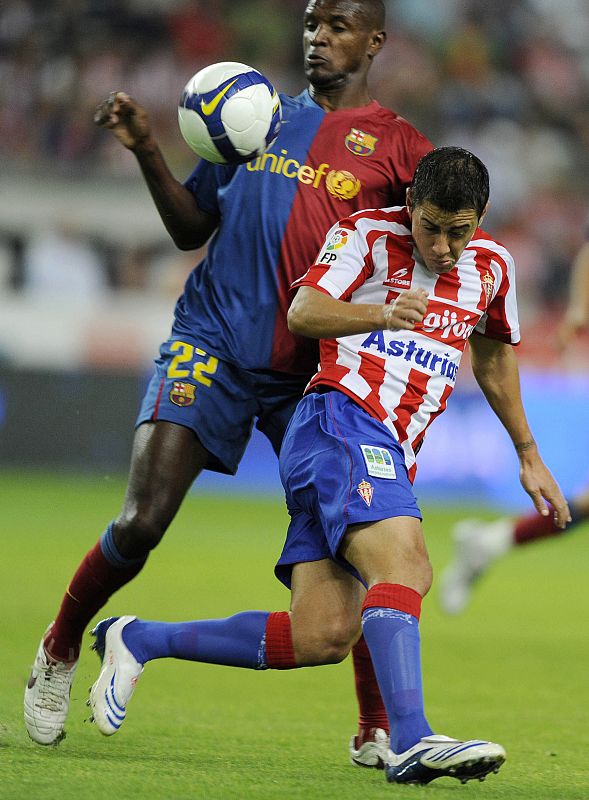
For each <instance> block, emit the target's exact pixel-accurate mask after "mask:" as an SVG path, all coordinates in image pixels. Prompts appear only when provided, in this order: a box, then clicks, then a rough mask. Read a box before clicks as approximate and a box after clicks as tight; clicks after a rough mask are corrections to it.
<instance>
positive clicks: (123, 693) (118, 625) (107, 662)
mask: <svg viewBox="0 0 589 800" xmlns="http://www.w3.org/2000/svg"><path fill="white" fill-rule="evenodd" d="M134 619H136V617H129V616H126V617H109V618H108V619H103V620H102V621H101V622H99V623H98V625H96V627H95V628H94V630H93V631H92V635H93V636H95V637H96V642H95V643H94V644H93V645H92V649H93V650H96V651H97V652H98V655H99V656H100V658H101V659H102V669H101V670H100V675H99V676H98V680H97V681H96V683H95V684H94V686H92V688H91V689H90V699H89V700H88V705H89V706H90V707H91V708H92V718H91V721H92V722H94V723H95V724H96V726H97V728H98V730H99V731H100V733H103V734H104V735H105V736H112V734H113V733H116V732H117V731H118V730H119V728H120V727H121V725H122V724H123V722H124V720H125V716H126V714H127V703H128V702H129V700H130V699H131V697H132V696H133V692H134V691H135V685H136V684H137V681H138V680H139V677H140V675H141V673H142V672H143V664H140V663H139V662H138V661H136V660H135V658H134V656H133V654H132V653H131V651H130V650H129V648H128V647H127V646H126V645H125V643H124V642H123V637H122V635H121V634H122V630H123V628H124V627H125V626H126V625H128V624H129V623H130V622H133V620H134Z"/></svg>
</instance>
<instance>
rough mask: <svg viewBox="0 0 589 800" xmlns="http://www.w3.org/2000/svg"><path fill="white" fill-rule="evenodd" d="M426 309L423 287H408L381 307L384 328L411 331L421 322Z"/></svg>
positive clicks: (425, 293) (425, 294) (425, 295)
mask: <svg viewBox="0 0 589 800" xmlns="http://www.w3.org/2000/svg"><path fill="white" fill-rule="evenodd" d="M426 311H427V292H425V291H424V290H423V289H409V290H408V291H406V292H401V294H400V295H399V296H398V297H397V298H396V300H394V301H393V302H392V303H390V304H389V305H386V306H385V307H384V309H383V315H384V321H385V329H386V330H390V331H394V330H405V331H411V330H413V328H414V327H415V324H416V323H417V322H421V321H422V320H423V318H424V317H425V312H426Z"/></svg>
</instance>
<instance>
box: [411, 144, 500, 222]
mask: <svg viewBox="0 0 589 800" xmlns="http://www.w3.org/2000/svg"><path fill="white" fill-rule="evenodd" d="M488 199H489V172H488V170H487V168H486V166H485V165H484V164H483V162H482V161H481V160H480V158H477V157H476V156H475V155H473V153H470V152H469V151H468V150H463V149H462V147H438V148H436V149H435V150H432V151H431V152H429V153H427V154H426V155H425V156H423V157H422V158H421V159H420V161H419V163H418V165H417V168H416V170H415V174H414V176H413V181H412V183H411V200H412V203H413V205H414V206H418V205H421V204H422V203H424V202H426V201H427V202H430V203H433V205H435V206H437V207H438V208H440V209H442V211H452V212H454V211H460V210H461V209H463V208H472V209H474V210H475V211H476V212H477V215H478V216H479V217H480V216H481V214H482V213H483V211H484V209H485V206H486V205H487V200H488Z"/></svg>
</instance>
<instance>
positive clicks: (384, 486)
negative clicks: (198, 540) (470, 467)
mask: <svg viewBox="0 0 589 800" xmlns="http://www.w3.org/2000/svg"><path fill="white" fill-rule="evenodd" d="M488 197H489V177H488V173H487V170H486V168H485V166H484V164H482V162H481V161H480V160H479V159H478V158H476V157H475V156H474V155H473V154H472V153H469V152H468V151H465V150H463V149H461V148H456V147H454V148H452V147H446V148H440V149H439V150H434V151H432V152H430V153H428V154H427V155H425V156H424V157H423V158H422V159H421V161H420V162H419V165H418V167H417V170H416V173H415V178H414V181H413V184H412V186H411V189H410V190H409V192H408V194H407V206H406V207H394V208H386V209H369V210H366V211H360V212H357V213H355V214H353V215H351V216H350V217H348V218H347V219H344V220H341V221H340V222H339V223H337V224H336V225H334V226H333V227H332V229H331V230H330V232H329V234H328V236H327V239H326V242H325V245H324V247H323V248H322V250H321V251H320V253H319V255H318V257H317V259H316V261H315V262H314V264H313V265H312V266H311V267H310V268H309V270H308V272H307V273H306V274H305V275H304V276H303V277H302V278H301V279H299V280H298V281H296V282H295V284H294V285H293V288H296V289H297V290H298V292H297V295H296V297H295V299H294V301H293V303H292V306H291V308H290V311H289V315H288V320H289V325H290V326H291V328H292V329H294V330H296V331H298V332H300V333H304V334H305V335H308V336H315V337H318V338H321V359H320V364H319V369H318V371H317V373H316V374H315V376H314V377H313V378H312V380H311V382H310V383H309V386H308V388H307V390H306V393H305V396H304V397H303V399H302V400H301V401H300V403H299V404H298V406H297V409H296V411H295V413H294V416H293V417H292V420H291V422H290V424H289V426H288V429H287V431H286V434H285V437H284V442H283V445H282V449H281V451H280V475H281V479H282V482H283V485H284V488H285V492H286V501H287V505H288V510H289V513H290V518H291V519H290V525H289V528H288V532H287V537H286V543H285V545H284V548H283V551H282V554H281V556H280V559H279V560H278V563H277V565H276V569H275V571H276V575H277V577H278V578H279V579H280V580H282V581H283V582H284V583H285V584H286V585H287V586H289V587H290V589H291V595H292V596H291V611H290V613H286V612H273V613H268V612H263V611H249V612H244V613H241V614H236V615H235V616H233V617H229V618H228V619H219V620H195V621H192V622H181V623H165V622H151V621H144V620H138V619H136V618H135V617H132V616H124V617H120V618H109V619H107V620H103V621H102V622H100V623H99V624H98V625H97V626H96V629H95V631H94V632H95V635H96V649H97V650H98V652H99V654H100V655H101V656H102V669H101V672H100V675H99V677H98V680H97V681H96V683H95V684H94V686H93V688H92V690H91V694H90V704H91V706H92V710H93V719H94V721H95V723H96V725H97V726H98V728H99V730H100V731H101V732H102V733H103V734H105V735H107V736H110V735H112V734H115V733H116V732H117V731H118V730H119V728H120V726H121V725H122V723H123V722H124V720H125V717H126V713H127V704H128V702H129V700H130V698H131V696H132V694H133V691H134V688H135V685H136V682H137V680H138V679H139V677H140V675H141V673H142V671H143V665H144V664H145V663H146V662H148V661H151V660H152V659H156V658H165V657H174V658H182V659H187V660H192V661H200V662H207V663H215V664H225V665H232V666H240V667H249V668H251V669H265V668H267V667H268V666H271V661H272V660H274V659H275V658H277V657H278V658H280V659H282V660H283V665H284V666H290V667H303V666H312V665H314V664H321V663H328V662H329V661H330V660H331V659H332V646H333V643H332V641H331V639H330V638H329V637H328V636H326V634H325V631H324V629H323V628H322V624H321V619H320V616H319V615H316V616H315V618H314V619H312V618H306V617H305V615H304V608H305V597H306V596H307V595H308V594H310V595H311V596H314V595H315V593H316V591H317V588H318V587H317V586H314V585H313V580H316V581H318V582H319V589H320V591H322V592H325V593H326V594H328V595H330V596H333V597H337V598H339V601H340V602H339V603H338V606H337V609H336V611H335V612H334V614H335V617H334V619H335V621H336V623H337V625H338V627H339V629H340V630H342V631H343V632H344V633H343V634H342V637H341V643H340V646H339V658H343V657H344V656H345V655H346V650H345V645H344V642H345V639H346V637H349V636H350V635H351V633H352V632H353V631H354V630H355V626H356V624H357V619H358V618H359V617H360V615H361V618H362V628H363V632H364V636H365V638H366V642H367V643H368V647H369V648H370V654H371V656H372V660H373V663H374V666H375V670H376V674H377V676H378V685H379V687H380V690H381V693H382V697H383V699H384V702H385V705H386V710H387V714H388V720H389V722H390V750H389V752H388V753H387V755H386V757H385V760H386V776H387V779H388V781H390V782H392V783H415V784H426V783H429V782H430V781H432V780H435V779H437V778H441V777H446V776H447V777H454V778H457V779H459V780H460V781H462V782H463V783H465V782H466V781H468V780H471V779H474V778H478V779H479V780H483V779H484V778H485V777H486V775H487V774H488V773H489V772H492V771H497V770H498V769H499V767H500V766H501V764H502V763H503V761H504V759H505V751H504V749H503V747H502V746H501V745H499V744H496V743H494V742H489V741H486V740H481V739H470V740H460V739H455V738H451V737H448V736H445V735H441V734H434V733H433V730H432V728H431V727H430V723H429V721H428V719H427V717H426V714H425V710H424V700H423V693H422V680H421V663H420V636H419V618H420V612H421V602H422V598H423V596H424V595H425V594H426V593H427V591H428V590H429V587H430V584H431V580H432V571H431V566H430V563H429V559H428V555H427V549H426V544H425V539H424V534H423V529H422V524H421V512H420V510H419V508H418V506H417V502H416V498H415V495H414V493H413V489H412V477H413V474H414V472H415V458H416V454H417V452H418V451H419V448H420V447H421V445H422V443H423V440H424V436H425V435H426V432H427V429H428V428H429V425H430V424H431V422H432V421H433V420H434V419H436V418H437V417H438V416H439V415H440V414H441V413H442V412H443V411H444V409H445V407H446V403H447V402H448V400H449V397H450V395H451V393H452V390H453V388H454V385H455V381H456V372H457V370H458V366H459V364H460V360H461V356H462V354H463V352H464V350H465V348H466V344H467V341H468V342H469V343H470V352H471V361H472V367H473V372H474V375H475V377H476V379H477V381H478V383H479V385H480V387H481V389H482V391H483V393H484V395H485V397H486V399H487V401H488V402H489V404H490V405H491V407H492V408H493V410H494V411H495V413H496V414H497V416H498V417H499V419H500V421H501V423H502V424H503V426H504V427H505V429H506V431H507V432H508V434H509V436H510V437H511V440H512V442H513V444H514V447H515V449H516V452H517V453H518V456H519V461H520V481H521V484H522V486H523V487H524V489H525V490H526V491H527V492H528V494H529V495H530V496H531V497H532V499H533V501H534V505H535V506H536V509H537V510H538V511H544V510H547V507H546V502H545V501H548V502H550V503H551V504H552V506H553V509H554V515H555V523H556V525H558V527H559V528H563V527H564V525H565V524H566V522H567V521H570V514H569V509H568V506H567V503H566V501H565V499H564V497H563V496H562V493H561V491H560V489H559V488H558V486H557V484H556V482H555V480H554V478H553V477H552V475H551V474H550V472H549V470H548V469H547V467H546V466H545V464H544V462H543V461H542V459H541V457H540V454H539V452H538V449H537V447H536V444H535V442H534V439H533V436H532V433H531V431H530V428H529V425H528V422H527V419H526V415H525V412H524V409H523V406H522V401H521V395H520V387H519V375H518V369H517V360H516V357H515V355H514V352H513V350H514V347H513V346H514V345H517V344H518V342H519V322H518V314H517V306H516V300H515V273H514V264H513V259H512V257H511V255H510V254H509V252H508V251H507V250H506V249H505V248H504V247H503V246H502V245H501V244H500V243H498V242H496V241H494V240H493V239H492V238H491V237H490V236H488V234H486V233H485V232H484V231H482V230H481V229H480V228H479V222H480V220H481V219H482V217H483V216H484V213H485V210H486V206H487V200H488ZM334 255H335V258H333V256H334ZM309 563H311V564H315V565H316V567H317V568H316V569H315V570H312V571H310V572H309V571H308V570H307V567H308V565H309ZM355 584H361V585H364V586H366V588H367V589H368V591H367V593H366V595H365V597H364V600H363V603H362V605H361V607H360V606H359V605H357V600H358V595H357V591H356V589H355ZM301 608H302V609H303V615H302V616H301V614H300V613H299V611H300V609H301ZM291 630H292V636H291V635H290V634H291ZM454 677H455V676H454Z"/></svg>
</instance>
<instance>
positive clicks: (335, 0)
mask: <svg viewBox="0 0 589 800" xmlns="http://www.w3.org/2000/svg"><path fill="white" fill-rule="evenodd" d="M310 6H329V7H331V8H332V9H334V10H335V9H336V8H338V7H342V8H343V7H345V8H346V9H349V10H350V11H352V12H353V13H354V15H355V16H357V17H358V19H359V20H360V22H361V23H362V27H363V28H364V30H369V31H372V30H379V31H380V30H384V25H385V17H386V11H385V4H384V0H311V2H310V3H309V6H308V7H310Z"/></svg>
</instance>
